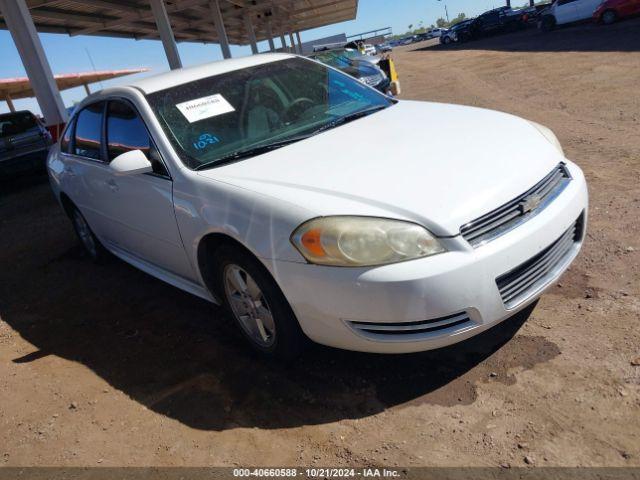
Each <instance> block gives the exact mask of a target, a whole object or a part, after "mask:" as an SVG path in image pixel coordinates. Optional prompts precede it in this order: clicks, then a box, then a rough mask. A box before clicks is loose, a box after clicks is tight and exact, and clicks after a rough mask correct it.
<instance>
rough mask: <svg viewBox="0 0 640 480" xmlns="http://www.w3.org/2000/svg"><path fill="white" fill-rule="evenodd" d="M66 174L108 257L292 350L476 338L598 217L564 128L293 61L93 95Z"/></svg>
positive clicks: (202, 69)
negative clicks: (413, 96) (421, 97)
mask: <svg viewBox="0 0 640 480" xmlns="http://www.w3.org/2000/svg"><path fill="white" fill-rule="evenodd" d="M362 138H367V141H366V142H359V141H358V139H362ZM443 159H445V160H443ZM48 170H49V175H50V179H51V185H52V187H53V190H54V193H55V195H56V197H57V198H58V199H59V201H60V204H61V205H62V207H63V208H64V210H65V212H66V213H67V214H68V215H69V217H70V218H71V220H72V222H73V225H74V227H75V229H76V231H77V233H78V236H79V238H80V240H81V243H82V244H83V246H84V247H85V249H86V251H87V252H88V254H89V255H90V256H91V257H92V258H93V259H95V260H101V259H102V258H103V257H104V256H105V255H106V254H107V252H110V253H111V254H114V255H116V256H117V257H120V258H121V259H123V260H125V261H126V262H129V263H130V264H132V265H134V266H136V267H138V268H140V269H141V270H143V271H145V272H147V273H149V274H151V275H153V276H155V277H157V278H159V279H161V280H164V281H166V282H168V283H170V284H172V285H175V286H176V287H179V288H181V289H183V290H186V291H188V292H191V293H193V294H195V295H197V296H200V297H202V298H205V299H207V300H210V301H211V302H215V303H220V304H223V305H224V306H225V307H226V308H227V309H228V311H229V313H230V316H231V318H233V319H234V320H235V322H236V323H237V325H238V327H240V331H241V332H242V333H243V335H244V336H245V337H246V339H247V340H248V342H249V343H250V344H251V345H252V346H253V347H254V348H256V349H257V350H259V351H261V352H263V353H266V354H270V355H275V356H278V357H284V358H290V357H293V356H295V355H296V354H298V353H299V352H300V351H301V349H302V347H303V346H304V345H305V343H306V341H307V339H311V340H313V341H315V342H318V343H321V344H325V345H330V346H334V347H338V348H344V349H350V350H359V351H367V352H381V353H402V352H415V351H420V350H427V349H432V348H437V347H442V346H444V345H448V344H452V343H454V342H458V341H461V340H464V339H466V338H469V337H471V336H473V335H476V334H478V333H480V332H482V331H484V330H486V329H488V328H490V327H492V326H494V325H496V324H498V323H499V322H501V321H502V320H504V319H506V318H508V317H510V316H511V315H513V314H514V313H515V312H517V311H519V310H521V309H522V308H524V307H525V306H526V305H529V304H531V303H532V302H533V301H534V300H535V299H536V298H538V297H539V296H540V295H541V294H542V292H543V291H544V290H545V288H547V287H548V286H549V285H551V284H552V283H553V282H554V281H555V280H556V279H557V278H558V277H559V276H560V275H561V273H562V272H563V271H564V270H565V269H566V268H567V267H568V266H569V264H570V263H571V262H572V260H573V259H574V258H575V256H576V255H577V254H578V251H579V249H580V247H581V244H582V241H583V238H584V236H585V228H586V217H587V187H586V183H585V179H584V176H583V174H582V171H581V170H580V168H578V166H576V165H575V164H574V163H572V162H570V161H569V160H567V159H566V158H565V156H564V154H563V151H562V148H561V147H560V145H559V143H558V141H557V139H556V137H555V136H554V135H553V133H552V132H551V131H550V130H548V129H547V128H545V127H543V126H541V125H538V124H535V123H532V122H529V121H527V120H523V119H521V118H518V117H514V116H511V115H508V114H505V113H499V112H495V111H490V110H483V109H479V108H471V107H463V106H456V105H444V104H437V103H424V102H413V101H397V100H393V99H391V98H388V97H386V96H385V95H383V94H381V93H379V92H377V91H376V90H374V89H373V88H370V87H368V86H366V85H364V84H363V83H361V82H358V81H356V80H354V79H352V78H351V77H349V76H347V75H345V74H343V73H341V72H339V71H337V70H334V69H332V68H329V67H326V66H324V65H322V64H320V63H317V62H314V61H312V60H308V59H304V58H301V57H297V56H294V55H285V54H268V55H259V56H253V57H248V58H241V59H233V60H226V61H223V62H218V63H212V64H208V65H202V66H198V67H194V68H187V69H181V70H175V71H172V72H170V73H166V74H162V75H159V76H156V77H151V78H146V79H143V80H140V81H139V82H136V83H134V84H132V85H131V86H127V87H117V88H108V89H105V90H102V91H100V92H97V93H94V94H92V95H90V96H89V97H87V98H86V99H85V100H84V101H83V102H82V104H81V105H79V107H78V108H77V109H76V110H75V114H74V116H73V118H72V119H71V120H70V122H69V124H68V125H67V128H66V130H65V132H64V135H63V138H62V140H61V142H60V143H59V144H58V145H57V146H55V147H53V148H52V151H51V153H50V155H49V158H48Z"/></svg>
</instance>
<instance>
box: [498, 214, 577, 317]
mask: <svg viewBox="0 0 640 480" xmlns="http://www.w3.org/2000/svg"><path fill="white" fill-rule="evenodd" d="M582 218H583V217H582V215H581V216H580V218H579V219H578V220H576V221H575V222H574V223H573V225H572V226H571V227H570V228H569V229H568V230H567V231H566V232H565V233H564V234H563V235H562V236H561V237H560V238H559V239H557V240H556V241H555V242H553V243H552V244H551V245H549V246H548V247H547V248H545V249H544V250H543V251H541V252H540V253H538V254H537V255H536V256H535V257H533V258H531V259H530V260H528V261H526V262H525V263H523V264H522V265H519V266H518V267H516V268H514V269H513V270H511V271H509V272H507V273H505V274H504V275H501V276H500V277H498V278H497V279H496V284H497V285H498V290H500V295H501V297H502V301H503V303H504V305H505V306H506V307H507V308H514V307H516V306H517V305H519V304H520V303H522V302H523V301H525V300H526V299H527V298H530V297H531V296H532V295H534V294H535V292H536V291H538V290H539V289H541V288H542V287H543V286H544V285H546V284H547V283H548V282H549V281H550V280H551V278H552V277H553V276H554V275H555V270H556V268H557V267H558V265H562V264H563V263H564V261H565V259H566V258H567V256H569V254H570V253H571V251H572V250H573V246H574V243H576V242H579V241H580V239H581V235H582Z"/></svg>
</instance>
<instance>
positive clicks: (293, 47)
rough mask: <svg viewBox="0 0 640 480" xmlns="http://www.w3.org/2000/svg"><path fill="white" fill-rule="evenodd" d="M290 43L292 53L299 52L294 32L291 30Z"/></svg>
mask: <svg viewBox="0 0 640 480" xmlns="http://www.w3.org/2000/svg"><path fill="white" fill-rule="evenodd" d="M289 43H290V44H291V53H299V52H298V49H297V48H296V41H295V40H294V39H293V32H289Z"/></svg>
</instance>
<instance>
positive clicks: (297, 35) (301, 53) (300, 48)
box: [296, 31, 304, 55]
mask: <svg viewBox="0 0 640 480" xmlns="http://www.w3.org/2000/svg"><path fill="white" fill-rule="evenodd" d="M296 39H297V40H298V50H299V52H300V55H303V54H304V52H303V51H302V40H300V32H299V31H298V32H296Z"/></svg>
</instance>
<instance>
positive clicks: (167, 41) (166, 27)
mask: <svg viewBox="0 0 640 480" xmlns="http://www.w3.org/2000/svg"><path fill="white" fill-rule="evenodd" d="M149 4H150V5H151V12H152V13H153V18H155V20H156V25H157V27H158V33H159V34H160V40H162V46H163V47H164V53H165V54H166V55H167V61H168V62H169V68H171V70H175V69H176V68H182V60H180V54H179V53H178V45H177V44H176V38H175V36H174V35H173V29H172V28H171V22H170V21H169V15H168V14H167V9H166V7H165V5H164V0H149Z"/></svg>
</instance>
